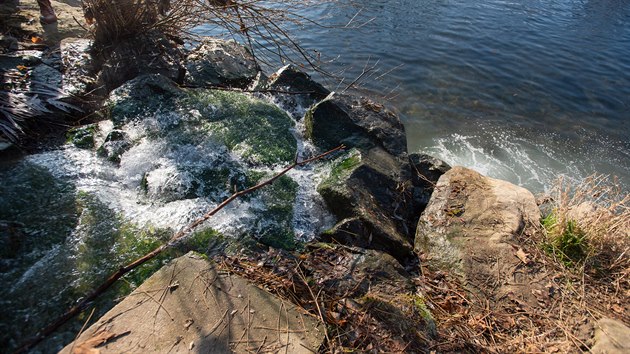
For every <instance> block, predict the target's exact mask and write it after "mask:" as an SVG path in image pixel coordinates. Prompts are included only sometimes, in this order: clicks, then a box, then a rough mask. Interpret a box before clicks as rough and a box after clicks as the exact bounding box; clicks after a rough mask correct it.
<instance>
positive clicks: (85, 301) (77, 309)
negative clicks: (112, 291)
mask: <svg viewBox="0 0 630 354" xmlns="http://www.w3.org/2000/svg"><path fill="white" fill-rule="evenodd" d="M344 148H345V146H344V145H339V146H337V147H336V148H334V149H332V150H329V151H326V152H324V153H322V154H319V155H317V156H314V157H311V158H308V159H306V160H303V161H299V162H298V160H297V157H296V159H295V161H294V162H293V163H292V164H291V165H289V166H287V167H285V168H284V169H283V170H282V171H280V172H278V173H277V174H276V175H274V176H273V177H271V178H270V179H268V180H266V181H263V182H261V183H259V184H257V185H255V186H253V187H250V188H247V189H244V190H242V191H239V192H236V193H234V194H232V195H231V196H230V197H229V198H227V199H225V200H224V201H223V202H221V204H219V205H217V206H216V207H215V208H214V209H212V210H210V211H208V212H207V213H206V214H204V215H203V216H201V217H200V218H198V219H197V220H195V221H193V222H192V223H190V224H188V225H187V226H186V227H184V228H183V229H181V230H180V231H178V232H177V233H176V234H175V235H173V237H171V239H170V240H169V241H168V242H167V243H165V244H163V245H161V246H159V247H157V248H156V249H154V250H153V251H151V252H149V253H147V254H145V255H144V256H142V257H140V258H138V259H136V260H135V261H133V262H131V263H129V264H127V265H125V266H122V267H120V269H118V271H116V272H115V273H113V274H112V275H110V276H109V277H108V278H107V280H105V282H103V283H102V284H101V285H100V286H99V287H98V288H96V289H95V290H93V291H92V292H91V293H90V294H88V295H87V296H86V297H84V298H82V299H81V301H79V302H78V303H77V304H76V305H74V306H73V307H71V308H70V309H69V310H68V311H66V312H65V313H64V314H63V315H61V316H60V317H58V318H57V319H56V320H55V321H54V322H52V323H51V324H49V325H48V326H46V327H45V328H43V329H42V330H40V331H39V332H38V333H37V334H36V335H35V336H34V337H33V338H31V339H29V340H28V341H26V342H25V343H24V344H23V345H22V346H20V347H19V348H18V349H17V350H16V351H15V352H14V353H25V352H27V351H29V350H30V349H31V348H33V347H34V346H35V345H37V344H38V343H39V342H41V341H42V340H44V339H45V338H46V337H48V336H49V335H50V334H52V333H53V332H54V331H56V330H57V329H58V328H59V327H61V326H62V325H63V324H65V323H66V322H68V321H69V320H71V319H72V318H73V317H74V316H76V315H78V314H79V313H81V312H82V311H84V310H85V309H86V308H88V307H89V306H90V304H91V303H92V302H93V301H94V300H95V299H96V298H97V297H99V296H100V295H101V294H102V293H104V292H105V291H106V290H107V289H109V288H110V287H111V286H112V285H114V283H115V282H116V281H117V280H118V279H120V278H122V277H123V276H124V275H125V274H127V273H129V272H130V271H132V270H134V269H136V268H138V267H139V266H141V265H142V264H144V263H146V262H147V261H149V260H151V259H153V258H155V257H156V256H157V255H159V254H160V253H162V252H164V251H165V250H166V249H168V248H170V247H173V246H174V245H176V244H177V243H178V242H179V241H181V240H183V239H184V238H185V237H186V236H188V235H190V234H191V233H192V231H193V230H194V229H195V228H197V227H198V226H199V225H201V224H203V223H204V222H206V221H207V220H208V219H210V218H211V217H212V216H213V215H215V214H216V213H218V212H219V211H220V210H221V209H223V208H224V207H225V206H226V205H228V204H230V203H231V202H232V201H233V200H234V199H237V198H239V197H241V196H243V195H245V194H248V193H251V192H254V191H255V190H258V189H260V188H262V187H264V186H267V185H270V184H272V183H273V182H274V181H275V180H277V179H278V178H280V177H282V176H283V175H285V174H286V173H287V172H289V171H290V170H292V169H294V168H296V167H298V166H304V165H306V164H308V163H311V162H313V161H317V160H320V159H322V158H324V157H326V156H328V155H330V154H332V153H334V152H337V151H340V150H342V149H344Z"/></svg>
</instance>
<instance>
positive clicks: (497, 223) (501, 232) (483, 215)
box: [415, 166, 544, 306]
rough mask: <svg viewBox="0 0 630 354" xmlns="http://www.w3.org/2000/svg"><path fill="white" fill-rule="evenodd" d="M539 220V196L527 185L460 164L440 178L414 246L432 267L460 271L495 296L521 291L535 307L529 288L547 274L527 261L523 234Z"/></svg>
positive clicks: (476, 286)
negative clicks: (521, 245) (486, 174)
mask: <svg viewBox="0 0 630 354" xmlns="http://www.w3.org/2000/svg"><path fill="white" fill-rule="evenodd" d="M539 220H540V211H539V209H538V206H537V205H536V201H535V199H534V196H533V195H532V194H531V193H530V192H529V191H527V190H526V189H524V188H521V187H518V186H515V185H513V184H511V183H508V182H505V181H501V180H496V179H492V178H489V177H485V176H482V175H481V174H479V173H477V172H475V171H473V170H470V169H467V168H464V167H460V166H456V167H453V168H452V169H450V170H449V171H448V172H446V173H445V174H444V175H442V177H440V179H439V181H438V183H437V185H436V187H435V191H434V192H433V196H432V197H431V201H430V202H429V205H428V206H427V208H426V210H425V211H424V213H423V214H422V216H421V217H420V221H419V222H418V227H417V230H416V238H415V249H416V251H417V252H418V253H420V254H421V255H422V259H424V260H425V261H426V262H427V263H428V265H429V267H430V268H432V269H434V270H441V271H445V272H447V273H449V274H453V275H457V276H458V277H459V278H460V279H462V280H464V281H466V282H467V283H468V284H469V285H471V290H472V291H475V292H477V291H479V289H484V290H483V291H484V292H486V293H484V295H485V296H488V298H492V299H507V298H509V296H513V294H517V296H519V297H521V298H520V301H525V302H528V303H530V304H533V306H536V304H537V300H536V298H535V297H534V296H533V295H532V293H533V292H531V291H530V290H533V289H535V288H536V287H537V286H540V287H542V285H541V284H542V282H541V281H540V279H539V278H538V277H540V276H544V274H543V273H540V274H539V273H538V272H537V271H536V269H538V268H535V269H534V268H529V267H530V266H532V264H531V263H532V262H526V261H524V260H526V259H527V255H526V254H525V253H519V250H520V252H524V251H522V249H520V246H519V238H524V237H528V236H529V235H532V234H533V233H534V232H535V231H536V227H537V225H539ZM523 267H526V268H527V269H526V270H524V271H522V272H515V271H514V269H518V268H523ZM488 279H491V280H492V284H493V286H489V285H488V284H487V282H488V281H489V280H488ZM523 289H527V291H524V290H523ZM543 290H544V289H543ZM490 292H492V294H489V293H490ZM510 294H512V295H510Z"/></svg>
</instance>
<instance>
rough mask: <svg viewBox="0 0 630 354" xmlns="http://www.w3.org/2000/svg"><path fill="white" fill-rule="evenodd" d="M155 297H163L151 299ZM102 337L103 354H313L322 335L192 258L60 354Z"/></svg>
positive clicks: (291, 310)
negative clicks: (191, 353) (140, 353)
mask: <svg viewBox="0 0 630 354" xmlns="http://www.w3.org/2000/svg"><path fill="white" fill-rule="evenodd" d="M156 289H162V290H160V294H162V295H161V296H160V295H159V294H158V296H156V295H155V294H153V295H152V293H154V292H155V290H156ZM155 297H159V298H160V301H159V302H157V301H154V300H155ZM105 337H106V338H107V339H105V340H103V342H102V344H101V345H99V347H98V350H99V352H100V353H121V352H128V351H137V350H141V351H143V352H152V353H153V352H155V353H157V352H189V351H194V352H200V353H227V352H231V353H249V352H251V351H261V352H285V351H286V352H289V353H311V352H315V351H317V349H318V347H319V346H320V344H321V343H322V341H323V338H324V329H323V328H321V327H320V325H319V324H318V321H316V320H315V319H314V318H313V317H310V316H305V315H303V314H302V312H300V311H299V310H297V309H296V307H295V306H293V305H291V304H289V303H287V302H286V301H285V302H283V301H282V300H280V299H278V298H276V297H275V296H273V295H271V294H269V293H267V292H264V291H263V290H260V289H259V288H257V287H256V286H254V285H252V284H250V283H249V282H248V281H247V280H245V279H243V278H241V277H239V276H237V275H234V274H224V273H221V272H219V271H218V270H217V268H216V266H215V265H214V264H213V263H212V262H209V261H207V260H205V259H204V258H203V257H200V256H197V255H195V254H193V253H189V254H187V255H185V256H183V257H180V258H177V259H175V260H173V261H172V262H171V263H170V264H169V265H168V266H166V267H164V268H162V269H161V270H160V271H158V272H157V273H155V274H154V275H153V276H152V277H151V278H149V279H148V280H147V281H146V282H145V283H144V284H142V286H140V287H139V288H138V289H136V291H134V292H133V293H132V294H131V295H130V296H128V297H127V298H125V300H123V301H122V302H121V303H120V304H118V305H117V306H115V307H114V308H113V309H112V310H110V311H109V312H108V313H107V314H105V316H103V317H102V318H101V319H100V320H99V321H98V322H97V323H95V324H94V325H92V326H91V327H90V328H88V329H87V330H86V331H85V332H84V333H83V334H81V336H79V338H78V339H77V340H76V341H75V342H74V343H71V344H69V345H68V346H66V348H65V349H64V350H62V351H61V353H70V352H71V348H74V350H75V351H76V350H79V349H81V348H93V347H90V344H89V343H90V340H93V339H94V338H105ZM140 348H141V349H140Z"/></svg>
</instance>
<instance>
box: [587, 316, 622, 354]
mask: <svg viewBox="0 0 630 354" xmlns="http://www.w3.org/2000/svg"><path fill="white" fill-rule="evenodd" d="M628 338H630V328H628V327H627V326H626V325H625V324H623V323H622V322H620V321H617V320H613V319H611V318H602V319H601V320H599V321H598V322H597V324H596V325H595V338H594V343H595V344H594V345H593V347H592V348H591V353H595V354H604V353H606V354H623V353H630V341H628Z"/></svg>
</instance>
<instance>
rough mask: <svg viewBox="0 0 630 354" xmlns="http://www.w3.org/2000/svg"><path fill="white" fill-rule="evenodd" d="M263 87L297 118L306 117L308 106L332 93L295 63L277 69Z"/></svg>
mask: <svg viewBox="0 0 630 354" xmlns="http://www.w3.org/2000/svg"><path fill="white" fill-rule="evenodd" d="M261 89H262V90H264V91H268V92H269V93H270V94H271V95H273V96H274V97H275V99H276V101H277V102H278V103H279V104H280V106H282V107H283V108H284V109H286V110H287V111H289V112H291V114H292V115H293V118H294V119H296V120H299V119H302V118H303V117H304V113H305V112H306V109H307V108H308V107H310V106H312V105H313V104H315V103H316V102H318V101H321V100H323V99H324V98H326V96H328V95H329V94H330V91H329V90H328V89H326V88H325V87H324V86H322V85H321V84H320V83H318V82H317V81H314V80H313V79H311V77H310V76H309V75H308V74H306V73H305V72H303V71H301V70H300V69H298V68H297V67H295V66H294V65H287V66H284V67H282V68H281V69H280V70H278V71H276V72H275V73H274V74H273V75H271V76H270V77H269V79H268V80H267V82H266V83H265V84H264V85H262V87H261Z"/></svg>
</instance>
